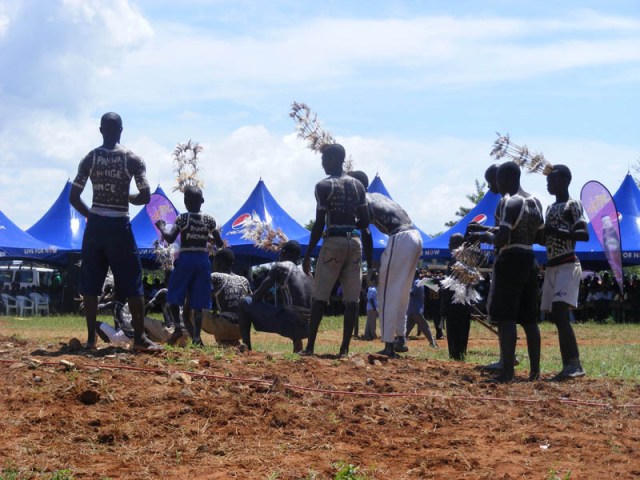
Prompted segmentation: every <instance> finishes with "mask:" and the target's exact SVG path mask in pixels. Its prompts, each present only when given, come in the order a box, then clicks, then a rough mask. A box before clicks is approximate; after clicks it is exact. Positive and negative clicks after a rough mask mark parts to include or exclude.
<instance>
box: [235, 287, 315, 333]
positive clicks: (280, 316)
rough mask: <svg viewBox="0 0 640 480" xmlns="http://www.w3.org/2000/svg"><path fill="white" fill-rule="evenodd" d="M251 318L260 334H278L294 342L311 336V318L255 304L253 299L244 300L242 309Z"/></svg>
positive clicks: (284, 309) (267, 304)
mask: <svg viewBox="0 0 640 480" xmlns="http://www.w3.org/2000/svg"><path fill="white" fill-rule="evenodd" d="M240 308H242V309H243V311H244V312H246V313H247V315H248V317H249V318H251V323H252V324H253V327H254V328H255V329H256V331H258V332H268V333H277V334H278V335H282V336H283V337H287V338H290V339H292V340H298V339H301V338H307V337H308V336H309V316H308V315H305V314H303V313H302V312H296V311H294V310H289V309H287V308H284V307H274V306H273V305H271V304H270V303H265V302H254V301H253V299H252V298H251V297H245V298H243V299H242V302H241V307H240Z"/></svg>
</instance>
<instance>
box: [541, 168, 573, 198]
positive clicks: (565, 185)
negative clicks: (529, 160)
mask: <svg viewBox="0 0 640 480" xmlns="http://www.w3.org/2000/svg"><path fill="white" fill-rule="evenodd" d="M570 183H571V170H569V167H567V166H566V165H554V166H553V168H552V169H551V173H550V174H549V175H547V191H548V192H549V193H550V194H551V195H557V194H559V193H562V192H566V191H568V190H569V184H570Z"/></svg>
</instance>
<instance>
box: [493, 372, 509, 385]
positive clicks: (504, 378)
mask: <svg viewBox="0 0 640 480" xmlns="http://www.w3.org/2000/svg"><path fill="white" fill-rule="evenodd" d="M513 377H514V375H513V373H505V372H502V373H501V374H500V375H496V376H495V377H493V378H492V379H490V380H488V382H489V383H511V382H513Z"/></svg>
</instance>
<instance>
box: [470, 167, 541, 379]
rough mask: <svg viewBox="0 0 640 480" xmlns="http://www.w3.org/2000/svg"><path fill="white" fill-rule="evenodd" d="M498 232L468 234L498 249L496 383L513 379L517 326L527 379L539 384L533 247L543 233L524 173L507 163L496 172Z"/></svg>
mask: <svg viewBox="0 0 640 480" xmlns="http://www.w3.org/2000/svg"><path fill="white" fill-rule="evenodd" d="M496 180H497V187H498V191H499V192H500V194H501V195H502V197H503V198H502V200H500V204H499V205H498V209H497V212H498V220H499V221H498V230H497V232H495V230H494V231H491V230H489V231H486V232H484V233H480V232H477V233H470V234H469V235H468V239H469V240H472V241H474V240H479V241H480V242H482V243H491V244H493V245H494V246H495V247H496V249H497V253H496V260H495V263H494V275H493V279H492V294H491V304H490V305H489V314H490V315H491V319H492V320H493V321H495V322H498V336H499V340H500V354H501V358H502V360H503V368H502V373H501V374H500V375H498V376H497V377H496V378H495V380H496V381H497V382H510V381H512V380H513V378H514V368H513V365H514V362H515V352H516V341H517V329H516V322H517V323H520V324H521V325H522V327H523V328H524V331H525V335H526V337H527V350H528V352H529V362H530V370H529V379H530V380H537V379H539V378H540V342H541V340H540V329H539V328H538V323H537V322H538V319H539V315H538V263H537V262H536V259H535V256H534V254H533V243H534V242H535V241H536V237H537V236H538V235H540V231H541V230H542V229H543V228H544V222H543V217H542V205H541V204H540V201H539V200H538V199H537V198H535V197H533V196H531V195H528V194H526V193H525V194H523V193H524V192H522V190H521V189H520V167H519V166H518V165H517V164H516V163H514V162H506V163H503V164H502V165H500V166H499V167H498V171H497V176H496Z"/></svg>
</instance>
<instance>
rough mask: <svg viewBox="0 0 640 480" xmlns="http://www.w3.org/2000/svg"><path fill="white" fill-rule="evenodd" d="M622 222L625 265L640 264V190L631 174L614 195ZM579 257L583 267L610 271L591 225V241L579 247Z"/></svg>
mask: <svg viewBox="0 0 640 480" xmlns="http://www.w3.org/2000/svg"><path fill="white" fill-rule="evenodd" d="M613 200H614V201H615V203H616V209H617V211H618V219H619V222H620V238H621V244H622V261H623V264H624V265H637V264H640V189H639V188H638V186H637V185H636V182H635V180H634V179H633V177H632V176H631V175H630V174H629V173H627V175H626V176H625V178H624V180H623V181H622V184H621V185H620V187H619V188H618V190H617V191H616V193H614V194H613ZM576 254H577V255H578V258H580V261H581V262H582V263H583V264H586V265H588V266H589V265H590V266H592V267H595V268H608V267H607V263H606V261H607V260H606V257H605V255H604V252H603V250H602V246H601V245H600V242H598V239H597V237H596V234H595V232H594V230H593V227H592V226H591V223H589V241H588V242H578V243H577V244H576Z"/></svg>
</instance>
